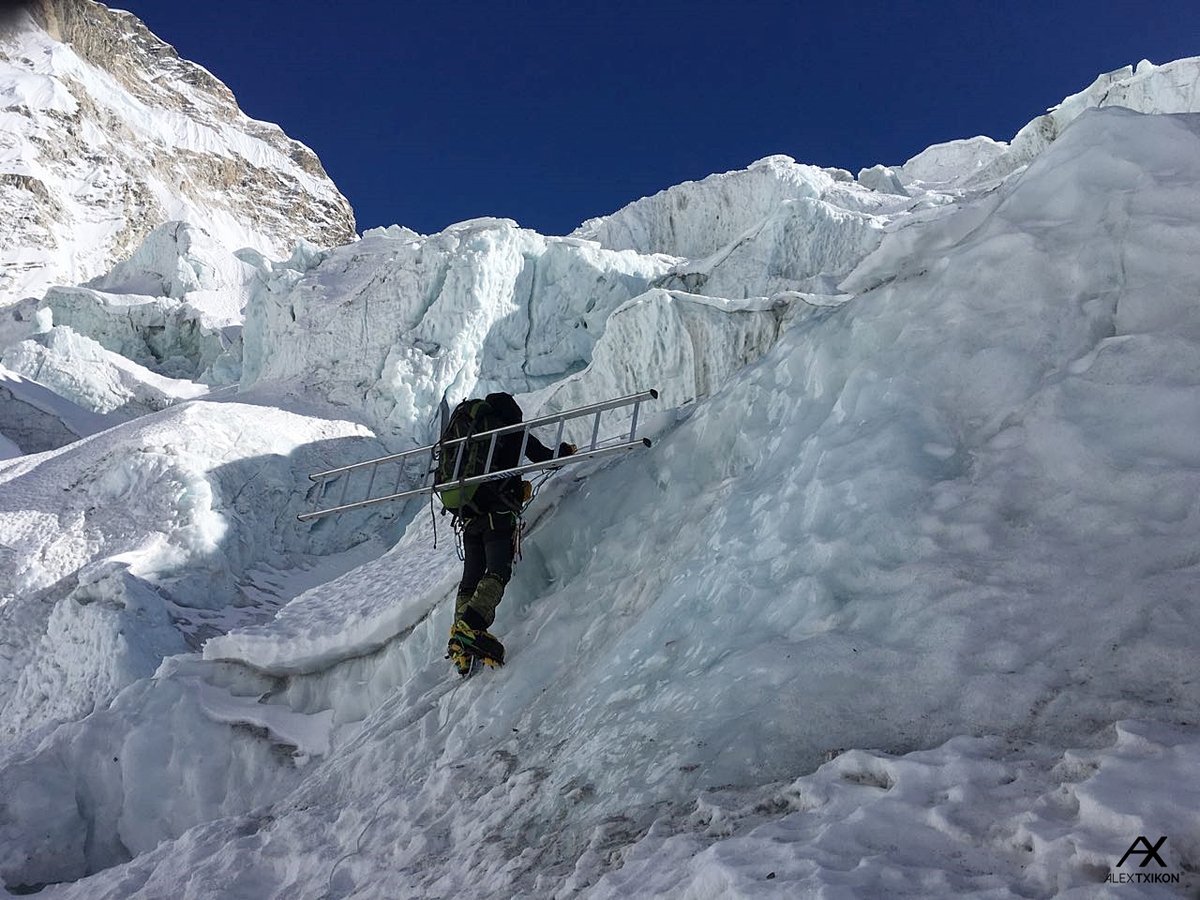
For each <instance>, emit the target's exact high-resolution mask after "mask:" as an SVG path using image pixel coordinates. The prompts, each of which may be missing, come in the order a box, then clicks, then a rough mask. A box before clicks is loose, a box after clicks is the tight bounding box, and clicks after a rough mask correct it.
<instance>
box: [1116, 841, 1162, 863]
mask: <svg viewBox="0 0 1200 900" xmlns="http://www.w3.org/2000/svg"><path fill="white" fill-rule="evenodd" d="M1166 842H1167V839H1166V838H1165V837H1160V838H1159V839H1158V843H1156V844H1151V843H1150V839H1149V838H1147V837H1144V836H1143V835H1140V834H1139V835H1138V839H1137V840H1136V841H1134V842H1133V844H1131V845H1130V847H1129V849H1128V850H1126V851H1125V855H1124V856H1122V857H1121V861H1120V862H1119V863H1117V868H1118V869H1119V868H1121V866H1123V865H1125V860H1127V859H1129V857H1131V856H1137V855H1139V854H1140V855H1141V856H1142V857H1144V858H1143V859H1142V861H1141V862H1140V863H1138V868H1139V869H1144V868H1145V867H1146V866H1147V865H1149V863H1150V860H1154V861H1155V862H1156V863H1158V864H1159V865H1160V866H1162V867H1163V868H1164V869H1165V868H1166V867H1167V864H1166V863H1165V862H1164V861H1163V858H1162V857H1161V856H1159V855H1158V848H1159V847H1161V846H1162V845H1163V844H1165V843H1166ZM1138 847H1145V848H1146V849H1145V850H1139V849H1138Z"/></svg>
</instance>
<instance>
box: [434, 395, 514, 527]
mask: <svg viewBox="0 0 1200 900" xmlns="http://www.w3.org/2000/svg"><path fill="white" fill-rule="evenodd" d="M505 424H506V423H505V422H504V421H503V420H502V419H501V418H500V416H499V415H497V414H496V412H495V411H494V410H493V409H492V408H491V407H490V406H489V405H488V403H487V401H486V400H464V401H462V402H461V403H460V404H458V406H456V407H454V412H453V413H451V414H450V421H449V422H447V423H446V427H445V428H444V429H443V430H442V436H441V437H440V438H439V439H438V443H437V467H436V468H435V470H434V471H435V473H436V477H437V481H436V482H435V484H446V483H448V482H452V481H461V480H463V479H465V478H473V477H474V476H476V475H482V474H483V473H484V468H485V466H486V465H487V455H488V447H489V445H490V444H491V440H492V439H491V438H480V439H478V440H467V441H466V442H465V444H463V443H459V444H451V445H450V446H449V447H447V446H446V442H447V441H452V440H455V439H456V438H470V436H471V435H473V434H480V433H482V432H485V431H491V430H492V429H493V428H503V427H504V426H505ZM460 448H461V453H462V463H461V465H459V467H458V473H457V475H456V474H455V471H454V466H455V463H456V461H457V459H458V456H459V453H460ZM494 467H495V465H494V463H493V468H494ZM485 483H486V482H476V483H475V484H464V485H459V486H455V487H451V488H445V489H444V490H440V491H438V496H439V497H440V498H441V501H442V506H444V507H445V508H446V509H447V510H449V511H450V512H452V513H456V514H458V515H461V514H462V513H464V512H474V513H479V512H486V510H480V509H478V508H476V506H475V504H474V503H472V501H473V500H474V499H475V495H476V494H477V493H478V491H479V488H481V487H482V486H483V485H484V484H485ZM485 493H486V492H485Z"/></svg>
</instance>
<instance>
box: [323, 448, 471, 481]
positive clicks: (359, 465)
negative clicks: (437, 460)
mask: <svg viewBox="0 0 1200 900" xmlns="http://www.w3.org/2000/svg"><path fill="white" fill-rule="evenodd" d="M447 443H449V442H447ZM436 446H437V444H429V445H427V446H425V447H414V448H413V449H412V450H405V451H404V452H403V453H391V454H389V455H387V456H379V457H376V458H375V459H364V460H363V461H362V462H356V463H351V464H350V465H348V466H339V467H338V468H336V469H327V470H326V471H324V472H314V473H313V474H311V475H309V476H308V477H309V479H310V480H312V481H320V480H321V479H323V478H332V477H333V476H334V475H341V474H342V473H343V472H350V471H353V470H354V469H365V468H366V467H367V466H372V465H375V464H376V463H388V462H392V461H393V460H401V459H405V458H406V457H409V456H413V455H415V454H417V453H428V452H429V451H430V450H432V449H433V448H434V447H436Z"/></svg>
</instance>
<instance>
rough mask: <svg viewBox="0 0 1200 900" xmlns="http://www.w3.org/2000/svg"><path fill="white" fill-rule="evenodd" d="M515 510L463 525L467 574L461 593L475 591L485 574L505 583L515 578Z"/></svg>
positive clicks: (464, 563) (464, 562) (464, 570)
mask: <svg viewBox="0 0 1200 900" xmlns="http://www.w3.org/2000/svg"><path fill="white" fill-rule="evenodd" d="M514 525H515V517H514V516H513V515H512V514H511V513H496V514H493V515H490V516H487V515H484V516H479V517H478V518H475V519H472V520H471V521H470V522H468V523H467V524H466V525H465V526H464V527H463V535H462V537H463V557H464V560H463V577H462V581H461V582H460V583H459V585H458V593H459V596H462V595H464V594H467V595H469V594H473V593H474V592H475V588H476V586H477V585H478V584H479V582H480V580H481V579H482V578H483V576H484V575H492V576H494V577H495V578H496V579H498V580H499V582H500V584H501V585H505V584H508V579H509V578H511V577H512V564H513V528H514Z"/></svg>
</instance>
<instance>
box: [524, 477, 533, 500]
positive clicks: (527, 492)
mask: <svg viewBox="0 0 1200 900" xmlns="http://www.w3.org/2000/svg"><path fill="white" fill-rule="evenodd" d="M532 498H533V483H532V482H530V481H522V482H521V503H523V504H524V503H528V502H529V501H530V500H531V499H532Z"/></svg>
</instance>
